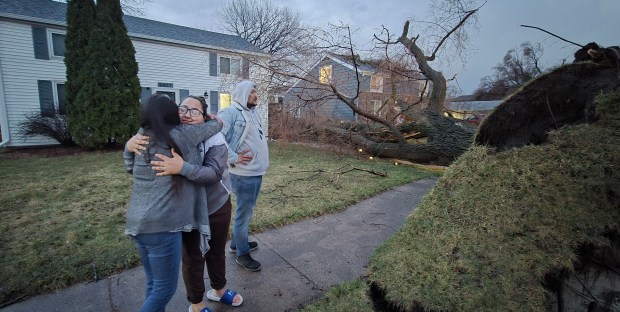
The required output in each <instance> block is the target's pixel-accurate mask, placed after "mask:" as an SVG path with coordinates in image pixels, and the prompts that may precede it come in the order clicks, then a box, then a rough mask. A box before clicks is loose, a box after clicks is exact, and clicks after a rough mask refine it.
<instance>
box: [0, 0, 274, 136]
mask: <svg viewBox="0 0 620 312" xmlns="http://www.w3.org/2000/svg"><path fill="white" fill-rule="evenodd" d="M66 10H67V5H66V4H65V3H61V2H56V1H52V0H1V1H0V129H1V133H2V140H1V142H0V147H3V146H7V147H18V146H36V145H51V144H57V142H55V141H54V140H51V139H48V138H45V137H30V138H27V139H26V140H25V141H24V140H22V139H21V138H19V137H18V135H17V127H16V126H17V124H18V123H19V122H20V121H23V120H24V115H25V114H26V113H29V112H33V111H41V109H46V108H50V107H51V106H52V105H53V106H54V107H56V108H59V107H62V106H63V105H64V98H65V94H64V83H65V81H66V72H65V64H64V61H63V55H64V49H65V47H64V39H65V32H66ZM124 21H125V25H126V26H127V31H128V33H129V36H130V38H131V40H132V42H133V45H134V48H135V50H136V61H137V62H138V67H139V71H138V78H140V85H141V87H142V98H144V97H146V96H148V95H150V94H152V93H165V94H168V95H169V96H171V97H172V98H173V99H175V101H176V102H177V103H180V101H181V100H182V99H184V98H185V97H187V96H188V95H190V94H192V95H206V96H208V99H207V102H208V103H209V106H210V110H211V112H212V113H216V112H217V111H218V110H220V109H222V108H224V107H226V106H228V105H230V99H231V98H230V92H231V91H232V88H233V87H234V84H235V83H236V82H237V81H239V80H241V79H244V78H249V79H252V80H255V81H256V80H259V79H257V78H258V76H259V75H260V69H259V68H258V66H251V64H250V63H251V62H249V61H248V60H250V59H251V60H253V62H256V61H257V62H264V61H266V60H268V58H269V56H268V55H267V54H265V53H264V52H262V51H261V50H260V49H258V48H257V47H255V46H253V45H252V44H250V43H249V42H247V41H246V40H245V39H242V38H240V37H237V36H233V35H226V34H221V33H215V32H210V31H204V30H199V29H194V28H188V27H183V26H178V25H172V24H167V23H162V22H158V21H153V20H148V19H144V18H138V17H133V16H125V17H124ZM266 100H267V97H266V94H265V96H261V97H260V98H259V102H260V104H263V103H264V105H259V106H258V108H259V109H260V110H261V115H262V116H263V123H264V124H265V129H267V123H268V120H267V118H268V117H267V116H268V113H267V104H266Z"/></svg>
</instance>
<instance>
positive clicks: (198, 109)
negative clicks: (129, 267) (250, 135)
mask: <svg viewBox="0 0 620 312" xmlns="http://www.w3.org/2000/svg"><path fill="white" fill-rule="evenodd" d="M207 108H208V106H207V103H206V101H205V99H204V98H203V97H197V96H190V97H188V98H186V99H185V100H183V102H182V103H181V105H179V117H180V118H181V122H182V123H184V124H190V125H191V124H201V123H204V122H205V121H207V120H210V119H212V118H211V117H210V116H209V115H208V114H207V113H206V112H207ZM142 139H144V137H139V136H136V137H134V138H132V139H131V140H130V141H129V142H128V144H127V146H128V147H131V148H133V149H138V148H144V145H142V146H141V147H140V146H138V145H137V144H136V143H139V142H141V143H145V142H146V141H142ZM201 150H202V152H203V154H204V160H203V163H202V166H196V165H192V164H190V163H188V162H187V161H184V160H183V158H182V157H181V156H179V155H177V154H175V153H173V154H172V155H173V157H171V158H170V157H167V156H165V155H156V156H157V157H158V158H160V159H161V161H153V162H151V163H152V164H153V169H154V170H157V171H159V173H158V174H164V175H177V174H178V175H182V176H184V177H185V178H187V179H189V180H192V181H194V182H197V183H200V184H203V185H205V186H206V192H207V205H206V207H204V208H203V209H205V210H207V211H208V213H209V224H210V226H211V239H210V240H209V247H210V249H209V251H208V252H207V253H206V254H204V255H203V254H202V253H201V252H200V248H199V241H198V238H199V236H198V235H199V233H198V232H197V231H192V232H186V233H183V235H182V236H183V261H182V271H183V281H184V283H185V289H186V293H187V299H188V301H189V302H190V303H191V306H190V307H189V311H190V312H191V311H194V312H198V311H202V310H201V309H204V308H206V303H205V302H204V300H203V298H204V295H205V285H204V268H205V263H206V265H207V273H208V275H209V282H210V285H211V288H212V289H211V290H209V291H208V292H207V293H206V295H207V298H208V299H210V300H214V301H219V302H222V303H225V304H228V305H232V306H239V305H241V303H242V302H243V298H242V297H241V295H238V294H237V293H236V292H235V291H231V290H229V289H227V288H226V282H227V281H226V249H225V248H226V241H227V240H228V230H229V227H230V219H231V213H232V205H231V203H230V189H231V187H230V177H229V175H228V166H227V159H228V148H227V147H226V140H225V139H224V136H223V135H222V134H221V133H218V134H216V135H214V136H213V137H211V138H210V139H208V140H206V141H205V142H203V145H202V148H201ZM218 172H221V176H220V175H218Z"/></svg>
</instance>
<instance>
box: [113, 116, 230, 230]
mask: <svg viewBox="0 0 620 312" xmlns="http://www.w3.org/2000/svg"><path fill="white" fill-rule="evenodd" d="M221 128H222V125H221V124H220V123H218V122H217V121H209V122H205V123H201V124H198V125H179V126H177V127H176V128H174V129H173V130H172V131H171V132H170V136H171V137H172V139H173V140H174V142H175V143H176V144H177V146H178V147H179V149H180V151H181V153H182V155H183V159H185V160H186V161H187V162H188V163H191V164H201V163H202V155H201V151H200V148H199V146H200V143H201V142H203V141H204V140H206V139H208V138H209V137H211V136H213V135H214V134H216V133H218V132H219V131H220V130H221ZM144 133H145V134H146V135H149V134H150V137H151V138H150V141H149V146H148V148H147V150H146V151H145V152H144V153H143V154H142V156H137V155H134V154H133V153H131V152H129V151H128V150H127V147H125V152H124V155H123V156H124V158H125V167H126V169H127V171H128V172H129V173H131V174H133V183H132V189H131V196H130V198H129V204H128V207H127V217H126V220H127V224H126V227H125V234H129V235H136V234H145V233H157V232H177V231H191V230H193V229H198V230H199V231H200V232H201V233H202V234H203V235H207V236H208V235H210V229H209V216H208V213H207V211H206V209H204V208H205V207H206V205H207V195H206V192H205V189H204V185H201V184H199V183H195V182H192V181H190V180H188V179H185V178H183V177H180V176H176V177H173V176H163V177H157V176H155V174H156V172H155V171H154V170H153V169H151V165H150V163H149V161H150V160H154V159H156V158H155V154H156V153H160V154H164V155H167V156H170V157H171V156H172V155H171V153H170V147H169V146H163V145H162V144H161V143H158V142H157V139H156V138H154V137H153V136H152V134H151V133H149V131H145V132H144ZM172 179H178V181H177V186H178V188H177V190H176V191H175V189H174V188H173V183H172Z"/></svg>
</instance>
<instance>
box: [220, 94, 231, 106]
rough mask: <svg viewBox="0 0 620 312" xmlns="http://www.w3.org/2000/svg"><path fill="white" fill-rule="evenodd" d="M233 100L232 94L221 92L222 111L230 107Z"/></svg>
mask: <svg viewBox="0 0 620 312" xmlns="http://www.w3.org/2000/svg"><path fill="white" fill-rule="evenodd" d="M231 100H232V98H231V96H230V93H223V92H220V110H222V109H224V108H226V107H228V106H230V102H231Z"/></svg>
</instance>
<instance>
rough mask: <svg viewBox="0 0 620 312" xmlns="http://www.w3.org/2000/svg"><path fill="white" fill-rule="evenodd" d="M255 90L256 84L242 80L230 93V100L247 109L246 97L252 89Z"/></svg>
mask: <svg viewBox="0 0 620 312" xmlns="http://www.w3.org/2000/svg"><path fill="white" fill-rule="evenodd" d="M255 88H256V84H255V83H254V82H252V81H249V80H243V81H241V82H239V83H238V84H237V86H235V89H234V90H233V92H232V100H233V102H235V103H238V104H240V105H241V106H243V108H245V109H247V108H248V97H249V96H250V93H251V92H252V90H253V89H255Z"/></svg>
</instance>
